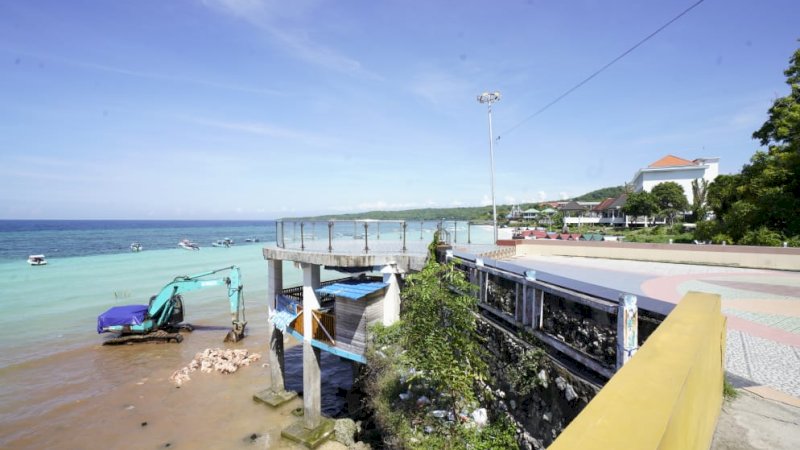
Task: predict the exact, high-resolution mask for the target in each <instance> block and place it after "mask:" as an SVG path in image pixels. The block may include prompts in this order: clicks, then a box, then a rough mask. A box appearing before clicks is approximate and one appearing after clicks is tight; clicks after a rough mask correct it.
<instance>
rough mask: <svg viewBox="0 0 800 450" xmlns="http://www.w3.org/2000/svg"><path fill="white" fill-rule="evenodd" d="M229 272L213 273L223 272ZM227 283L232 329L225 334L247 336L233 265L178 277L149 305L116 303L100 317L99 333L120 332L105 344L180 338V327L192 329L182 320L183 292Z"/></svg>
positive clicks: (236, 270)
mask: <svg viewBox="0 0 800 450" xmlns="http://www.w3.org/2000/svg"><path fill="white" fill-rule="evenodd" d="M226 271H227V272H229V273H228V274H227V276H223V277H214V276H215V275H217V274H219V273H220V272H226ZM215 286H225V287H227V289H228V300H229V301H230V307H231V321H232V323H233V329H231V331H230V332H228V334H227V335H226V336H225V342H238V341H240V340H242V339H244V329H245V327H246V326H247V321H246V320H245V315H244V294H243V290H242V289H243V286H242V284H241V276H240V273H239V267H237V266H230V267H224V268H222V269H217V270H212V271H209V272H203V273H199V274H196V275H185V276H179V277H175V279H174V280H172V281H171V282H170V283H168V284H167V285H166V286H164V288H163V289H161V292H159V293H158V294H156V295H154V296H152V297H150V303H149V304H148V305H127V306H115V307H113V308H111V309H109V310H108V311H106V312H104V313H103V314H101V315H100V316H98V317H97V332H98V333H117V334H118V336H116V337H113V338H109V339H106V340H105V341H103V345H119V344H132V343H136V342H147V341H151V342H152V341H156V342H181V341H182V340H183V336H182V335H181V334H180V331H192V326H191V325H189V324H184V323H183V312H184V308H183V297H182V296H181V294H182V293H184V292H189V291H196V290H199V289H204V288H207V287H215Z"/></svg>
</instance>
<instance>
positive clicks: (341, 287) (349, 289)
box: [317, 281, 389, 300]
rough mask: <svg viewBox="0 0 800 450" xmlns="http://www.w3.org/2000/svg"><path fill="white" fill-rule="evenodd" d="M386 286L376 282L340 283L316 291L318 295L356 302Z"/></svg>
mask: <svg viewBox="0 0 800 450" xmlns="http://www.w3.org/2000/svg"><path fill="white" fill-rule="evenodd" d="M386 286H389V285H388V284H386V283H381V282H377V281H368V282H366V283H365V282H342V283H334V284H329V285H328V286H325V287H322V288H320V289H317V293H319V294H332V295H335V296H336V297H345V298H349V299H351V300H358V299H360V298H364V297H366V296H368V295H369V294H372V293H373V292H377V291H379V290H381V289H383V288H385V287H386Z"/></svg>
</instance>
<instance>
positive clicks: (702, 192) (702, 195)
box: [692, 178, 708, 222]
mask: <svg viewBox="0 0 800 450" xmlns="http://www.w3.org/2000/svg"><path fill="white" fill-rule="evenodd" d="M707 195H708V181H706V179H705V178H698V179H696V180H693V181H692V215H693V216H694V221H695V222H700V221H702V220H705V218H706V212H707V211H708V208H707V206H706V197H707Z"/></svg>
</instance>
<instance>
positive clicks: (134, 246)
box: [131, 242, 144, 252]
mask: <svg viewBox="0 0 800 450" xmlns="http://www.w3.org/2000/svg"><path fill="white" fill-rule="evenodd" d="M142 250H144V246H142V244H140V243H138V242H134V243H132V244H131V251H132V252H140V251H142Z"/></svg>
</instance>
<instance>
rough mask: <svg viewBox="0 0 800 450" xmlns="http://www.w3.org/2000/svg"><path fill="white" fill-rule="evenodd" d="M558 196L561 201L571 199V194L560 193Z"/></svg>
mask: <svg viewBox="0 0 800 450" xmlns="http://www.w3.org/2000/svg"><path fill="white" fill-rule="evenodd" d="M558 196H559V198H561V200H566V199H568V198H569V193H568V192H564V191H561V192H559V193H558Z"/></svg>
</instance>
